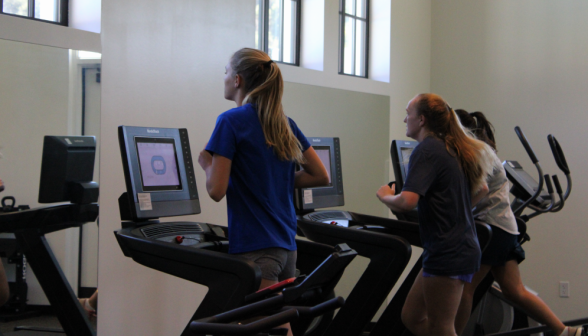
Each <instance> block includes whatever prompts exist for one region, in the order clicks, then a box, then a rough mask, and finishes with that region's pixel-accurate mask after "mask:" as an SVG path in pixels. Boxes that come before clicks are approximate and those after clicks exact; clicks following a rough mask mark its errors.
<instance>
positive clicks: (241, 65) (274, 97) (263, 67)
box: [231, 48, 304, 164]
mask: <svg viewBox="0 0 588 336" xmlns="http://www.w3.org/2000/svg"><path fill="white" fill-rule="evenodd" d="M231 68H232V69H233V71H234V72H235V73H236V74H239V75H241V77H243V80H244V82H245V91H246V93H247V95H246V96H245V99H244V100H243V103H251V104H252V105H254V106H255V109H256V110H257V116H258V118H259V122H260V123H261V128H262V130H263V134H264V136H265V142H266V144H267V145H268V146H271V147H272V148H273V150H274V153H275V154H276V155H277V156H278V158H280V159H281V160H284V161H294V162H296V163H299V164H300V163H304V156H303V155H302V145H301V144H300V141H298V139H297V138H296V136H295V135H294V132H292V129H291V127H290V123H289V121H288V117H287V116H286V115H285V114H284V110H283V108H282V94H283V92H284V81H283V79H282V73H281V72H280V68H279V67H278V65H277V64H276V63H274V61H272V60H271V59H270V58H269V56H268V55H267V54H266V53H264V52H263V51H260V50H257V49H250V48H243V49H240V50H238V51H237V52H235V54H234V55H233V57H231Z"/></svg>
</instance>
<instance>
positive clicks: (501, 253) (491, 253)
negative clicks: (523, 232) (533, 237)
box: [481, 225, 525, 266]
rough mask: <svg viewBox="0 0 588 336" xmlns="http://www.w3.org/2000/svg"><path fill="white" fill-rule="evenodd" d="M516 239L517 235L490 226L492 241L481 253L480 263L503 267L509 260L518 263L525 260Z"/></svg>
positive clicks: (523, 251)
mask: <svg viewBox="0 0 588 336" xmlns="http://www.w3.org/2000/svg"><path fill="white" fill-rule="evenodd" d="M518 239H519V236H518V235H514V234H512V233H508V232H506V231H504V230H503V229H501V228H499V227H496V226H494V225H492V239H490V243H488V246H487V247H486V249H485V250H484V251H483V252H482V260H481V263H482V264H483V265H489V266H504V264H506V262H507V261H509V260H516V261H517V262H518V263H520V262H521V261H523V260H525V250H523V248H522V247H521V244H519V241H518Z"/></svg>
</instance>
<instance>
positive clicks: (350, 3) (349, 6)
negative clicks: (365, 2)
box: [345, 0, 355, 15]
mask: <svg viewBox="0 0 588 336" xmlns="http://www.w3.org/2000/svg"><path fill="white" fill-rule="evenodd" d="M345 13H347V14H351V15H355V0H345Z"/></svg>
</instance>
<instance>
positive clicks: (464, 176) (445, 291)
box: [377, 94, 492, 336]
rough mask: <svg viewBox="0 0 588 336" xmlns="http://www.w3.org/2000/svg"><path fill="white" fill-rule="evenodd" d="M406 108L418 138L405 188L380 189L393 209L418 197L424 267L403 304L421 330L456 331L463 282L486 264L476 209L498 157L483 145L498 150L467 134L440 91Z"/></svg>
mask: <svg viewBox="0 0 588 336" xmlns="http://www.w3.org/2000/svg"><path fill="white" fill-rule="evenodd" d="M406 112H407V114H406V118H405V119H404V122H405V123H406V135H407V136H408V137H410V138H413V139H415V140H417V141H418V142H419V145H418V146H417V147H416V148H415V149H414V151H413V152H412V154H411V157H410V161H409V164H408V175H407V177H406V182H405V184H404V188H403V189H402V192H401V193H400V194H398V195H394V194H395V187H394V186H393V187H392V188H390V187H388V186H387V185H384V186H382V187H381V188H380V189H379V190H378V192H377V196H378V198H379V199H380V201H382V202H383V203H384V204H386V205H387V206H388V207H389V208H391V209H392V210H394V211H398V212H404V211H408V210H412V209H414V208H415V206H416V205H417V204H418V213H419V228H420V235H421V241H422V244H423V269H422V270H421V273H420V274H419V275H418V277H417V279H416V280H415V282H414V284H413V286H412V288H411V290H410V292H409V294H408V297H407V299H406V302H405V304H404V307H403V309H402V322H403V323H404V325H405V326H406V327H407V328H408V329H409V330H410V331H411V332H412V333H413V334H415V335H417V336H424V335H444V336H455V335H456V332H455V326H454V323H455V316H456V313H457V308H458V307H459V302H460V299H461V294H462V289H463V286H464V283H465V282H469V281H471V279H472V277H473V275H474V273H475V272H476V271H477V270H478V268H479V266H480V246H479V244H478V239H477V236H476V230H475V227H474V220H473V215H472V210H471V209H472V204H475V203H476V201H477V200H479V199H480V198H482V197H483V196H484V195H485V193H486V192H487V186H486V184H485V179H486V176H487V174H488V173H490V172H492V162H490V161H489V160H488V159H487V156H486V155H484V152H485V151H491V149H490V148H489V147H488V146H487V145H486V144H485V143H483V142H481V141H478V140H475V139H473V138H471V137H468V136H467V135H466V133H465V131H464V130H463V129H462V127H461V125H460V123H459V121H458V120H457V116H456V115H455V113H454V112H453V110H452V109H451V107H449V105H448V104H447V103H446V102H445V101H444V100H443V99H442V98H441V97H440V96H438V95H435V94H420V95H417V96H416V97H415V98H413V99H412V100H411V101H410V102H409V104H408V106H407V109H406ZM472 195H474V197H473V198H472Z"/></svg>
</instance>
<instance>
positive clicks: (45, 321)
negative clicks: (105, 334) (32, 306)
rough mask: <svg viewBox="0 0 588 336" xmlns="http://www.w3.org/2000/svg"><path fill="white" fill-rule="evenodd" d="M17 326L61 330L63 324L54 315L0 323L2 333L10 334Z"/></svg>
mask: <svg viewBox="0 0 588 336" xmlns="http://www.w3.org/2000/svg"><path fill="white" fill-rule="evenodd" d="M94 323H95V322H94ZM17 326H27V327H44V328H61V324H59V321H58V320H57V317H55V316H54V315H41V316H37V317H32V318H28V319H22V320H17V321H10V322H0V332H2V333H9V332H11V331H14V327H17ZM56 335H57V334H56Z"/></svg>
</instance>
